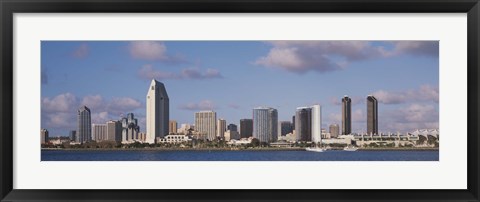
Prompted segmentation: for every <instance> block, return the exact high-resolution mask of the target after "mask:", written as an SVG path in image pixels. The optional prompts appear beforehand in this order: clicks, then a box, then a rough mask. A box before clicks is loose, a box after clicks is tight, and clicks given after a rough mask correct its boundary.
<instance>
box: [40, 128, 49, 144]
mask: <svg viewBox="0 0 480 202" xmlns="http://www.w3.org/2000/svg"><path fill="white" fill-rule="evenodd" d="M40 142H41V144H45V143H47V142H48V130H47V129H42V130H40Z"/></svg>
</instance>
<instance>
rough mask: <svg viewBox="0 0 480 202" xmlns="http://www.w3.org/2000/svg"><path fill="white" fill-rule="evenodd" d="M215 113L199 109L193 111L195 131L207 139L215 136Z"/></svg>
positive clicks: (212, 138)
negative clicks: (198, 110) (199, 110)
mask: <svg viewBox="0 0 480 202" xmlns="http://www.w3.org/2000/svg"><path fill="white" fill-rule="evenodd" d="M216 120H217V113H216V112H214V111H201V112H196V113H195V131H198V132H199V133H200V134H201V136H202V137H203V138H205V139H208V140H214V139H215V138H216V134H215V132H216Z"/></svg>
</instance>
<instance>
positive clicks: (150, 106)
mask: <svg viewBox="0 0 480 202" xmlns="http://www.w3.org/2000/svg"><path fill="white" fill-rule="evenodd" d="M146 105H147V117H146V118H147V137H146V142H148V143H150V144H153V143H155V140H156V138H157V137H162V138H163V137H164V136H165V135H167V134H168V121H169V120H170V117H169V111H170V108H169V107H170V105H169V99H168V94H167V90H166V89H165V85H163V83H161V82H158V81H157V80H155V79H152V82H151V83H150V87H149V88H148V93H147V104H146Z"/></svg>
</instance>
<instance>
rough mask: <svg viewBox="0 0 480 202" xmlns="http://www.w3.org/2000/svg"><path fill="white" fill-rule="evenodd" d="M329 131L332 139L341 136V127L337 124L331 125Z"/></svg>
mask: <svg viewBox="0 0 480 202" xmlns="http://www.w3.org/2000/svg"><path fill="white" fill-rule="evenodd" d="M329 131H330V136H331V137H332V138H337V137H338V136H339V135H340V127H339V126H338V124H336V123H335V124H330V127H329Z"/></svg>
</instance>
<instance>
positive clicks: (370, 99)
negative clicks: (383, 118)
mask: <svg viewBox="0 0 480 202" xmlns="http://www.w3.org/2000/svg"><path fill="white" fill-rule="evenodd" d="M367 133H368V134H378V101H377V99H376V98H375V97H374V96H373V95H369V96H367Z"/></svg>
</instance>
